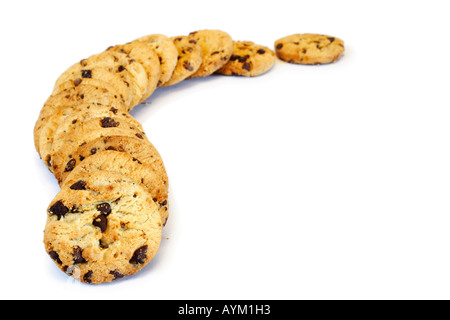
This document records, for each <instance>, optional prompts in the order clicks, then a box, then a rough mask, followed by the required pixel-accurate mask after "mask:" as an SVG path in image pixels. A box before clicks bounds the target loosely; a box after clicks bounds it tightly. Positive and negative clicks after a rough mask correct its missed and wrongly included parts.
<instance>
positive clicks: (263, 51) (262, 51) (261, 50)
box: [256, 49, 266, 54]
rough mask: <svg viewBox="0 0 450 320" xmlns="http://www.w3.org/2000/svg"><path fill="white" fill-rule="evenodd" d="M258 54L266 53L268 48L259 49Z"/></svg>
mask: <svg viewBox="0 0 450 320" xmlns="http://www.w3.org/2000/svg"><path fill="white" fill-rule="evenodd" d="M256 52H257V53H258V54H264V53H266V50H264V49H259V50H258V51H256Z"/></svg>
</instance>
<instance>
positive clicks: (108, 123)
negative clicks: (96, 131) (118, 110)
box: [100, 117, 120, 128]
mask: <svg viewBox="0 0 450 320" xmlns="http://www.w3.org/2000/svg"><path fill="white" fill-rule="evenodd" d="M100 125H101V126H102V127H103V128H112V127H118V126H119V125H120V122H117V121H114V119H113V118H110V117H106V118H103V119H102V120H101V121H100Z"/></svg>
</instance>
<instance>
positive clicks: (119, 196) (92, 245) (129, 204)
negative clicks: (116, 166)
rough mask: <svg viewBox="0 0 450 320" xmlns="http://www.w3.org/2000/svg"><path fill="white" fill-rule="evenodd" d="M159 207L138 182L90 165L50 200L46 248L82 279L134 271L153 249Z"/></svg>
mask: <svg viewBox="0 0 450 320" xmlns="http://www.w3.org/2000/svg"><path fill="white" fill-rule="evenodd" d="M158 210H159V205H157V204H156V203H154V202H153V200H152V198H151V196H150V194H149V193H148V192H147V190H145V189H144V188H143V187H142V186H141V185H139V184H137V183H134V182H133V181H131V180H130V179H128V178H127V177H125V176H123V175H120V174H117V173H112V172H106V171H95V172H93V173H90V174H87V175H85V176H83V177H79V180H77V181H75V182H74V183H72V184H70V185H67V186H65V187H63V188H62V189H61V190H60V191H59V192H58V194H57V195H56V196H55V198H54V199H53V201H52V202H51V204H50V205H49V207H48V211H47V212H48V217H47V223H46V226H45V230H44V244H45V249H46V251H47V253H48V254H49V256H50V257H51V258H52V259H53V261H54V262H55V263H56V265H57V266H58V267H59V268H60V269H61V270H62V271H64V272H65V273H66V274H68V275H70V276H72V277H74V278H75V279H77V280H79V281H81V282H85V283H93V284H95V283H103V282H109V281H113V280H116V279H120V278H123V277H124V276H127V275H132V274H135V273H136V272H138V271H139V270H141V269H142V268H143V267H144V266H145V265H146V264H147V263H148V262H150V260H152V258H153V257H154V256H155V254H156V252H157V251H158V248H159V245H160V242H161V232H162V223H161V216H160V214H159V212H158Z"/></svg>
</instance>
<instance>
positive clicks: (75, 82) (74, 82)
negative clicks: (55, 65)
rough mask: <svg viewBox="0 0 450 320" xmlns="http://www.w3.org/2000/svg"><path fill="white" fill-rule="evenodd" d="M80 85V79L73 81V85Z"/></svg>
mask: <svg viewBox="0 0 450 320" xmlns="http://www.w3.org/2000/svg"><path fill="white" fill-rule="evenodd" d="M80 83H81V79H80V78H76V79H75V80H73V85H74V86H75V87H78V86H79V85H80Z"/></svg>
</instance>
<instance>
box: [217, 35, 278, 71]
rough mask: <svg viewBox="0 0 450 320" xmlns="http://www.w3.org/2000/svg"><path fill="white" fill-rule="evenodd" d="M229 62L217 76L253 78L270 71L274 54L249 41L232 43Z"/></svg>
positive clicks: (273, 61)
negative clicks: (232, 47)
mask: <svg viewBox="0 0 450 320" xmlns="http://www.w3.org/2000/svg"><path fill="white" fill-rule="evenodd" d="M233 45H234V49H233V54H232V56H231V58H230V60H229V61H228V62H227V63H226V64H225V65H224V66H223V67H222V68H220V69H219V70H217V71H216V73H217V74H223V75H227V76H231V75H233V76H244V77H255V76H259V75H261V74H263V73H265V72H267V71H268V70H270V69H271V68H272V66H273V64H274V63H275V53H274V52H273V51H272V50H270V49H269V48H267V47H264V46H261V45H258V44H255V43H253V42H251V41H234V42H233Z"/></svg>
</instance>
